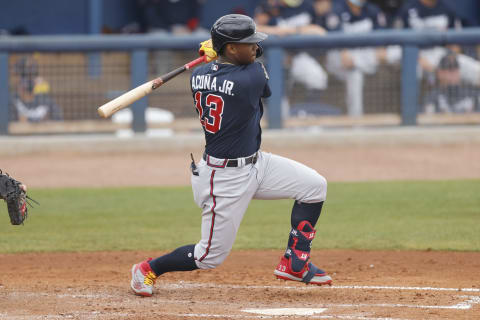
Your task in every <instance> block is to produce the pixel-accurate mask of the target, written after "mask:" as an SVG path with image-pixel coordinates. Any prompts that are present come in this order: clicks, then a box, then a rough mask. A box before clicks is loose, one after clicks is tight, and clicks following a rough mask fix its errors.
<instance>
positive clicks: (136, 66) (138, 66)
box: [130, 49, 148, 132]
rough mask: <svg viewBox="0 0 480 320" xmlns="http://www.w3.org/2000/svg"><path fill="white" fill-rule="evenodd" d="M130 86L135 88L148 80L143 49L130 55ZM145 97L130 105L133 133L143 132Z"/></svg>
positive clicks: (146, 56)
mask: <svg viewBox="0 0 480 320" xmlns="http://www.w3.org/2000/svg"><path fill="white" fill-rule="evenodd" d="M130 76H131V78H130V84H131V87H132V88H135V87H137V86H139V85H141V84H143V83H145V82H147V78H148V51H147V50H145V49H141V50H134V51H133V52H132V54H131V62H130ZM147 102H148V100H147V97H144V98H142V99H140V100H138V101H136V102H135V103H134V104H133V105H132V112H133V122H132V129H133V131H135V132H145V131H146V130H147V123H146V121H145V111H146V109H147Z"/></svg>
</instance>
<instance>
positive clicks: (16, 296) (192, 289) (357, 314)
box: [0, 250, 480, 320]
mask: <svg viewBox="0 0 480 320" xmlns="http://www.w3.org/2000/svg"><path fill="white" fill-rule="evenodd" d="M162 253H163V252H95V253H35V254H3V255H0V261H1V263H0V275H1V276H0V319H7V320H10V319H283V318H285V319H362V320H365V319H375V320H378V319H480V272H479V270H480V253H473V252H434V251H348V250H324V251H319V250H317V251H314V253H313V255H312V259H313V261H315V262H316V263H317V264H318V265H319V266H321V267H323V268H324V269H325V270H327V271H328V272H329V273H330V274H331V275H332V278H333V280H334V285H333V286H331V287H330V286H322V287H318V286H306V285H302V284H300V283H294V282H291V281H289V282H284V281H280V280H276V279H275V278H274V276H273V269H274V268H275V265H276V262H277V260H278V257H279V255H280V254H281V250H271V251H234V252H232V254H231V255H230V256H229V257H228V259H227V260H226V261H225V263H224V264H223V265H222V266H221V267H219V268H218V269H215V270H208V271H194V272H186V273H182V272H177V273H170V274H166V275H165V276H163V277H161V278H159V280H158V281H157V284H156V286H155V289H156V291H155V295H154V296H153V297H151V298H142V297H138V296H135V295H133V294H132V292H131V291H130V288H129V281H130V268H131V265H132V264H133V263H135V262H137V261H139V260H140V259H142V258H144V257H148V256H158V255H160V254H162Z"/></svg>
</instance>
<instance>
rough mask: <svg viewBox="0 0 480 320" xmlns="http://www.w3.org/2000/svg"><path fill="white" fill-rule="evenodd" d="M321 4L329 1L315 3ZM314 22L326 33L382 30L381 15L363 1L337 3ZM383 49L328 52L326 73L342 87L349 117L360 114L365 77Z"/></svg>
mask: <svg viewBox="0 0 480 320" xmlns="http://www.w3.org/2000/svg"><path fill="white" fill-rule="evenodd" d="M316 2H317V3H318V5H319V6H320V4H321V3H324V2H330V0H317V1H316ZM321 17H322V16H320V17H319V18H317V23H324V24H325V25H324V27H325V28H326V29H327V30H328V31H341V32H344V33H350V34H357V33H368V32H371V31H373V30H378V29H383V28H385V27H386V23H387V22H386V18H385V15H384V14H383V12H382V11H381V10H380V9H379V8H378V7H377V6H376V5H374V4H372V3H369V2H368V1H366V0H339V2H337V3H336V5H334V6H333V10H332V11H331V12H330V13H327V14H324V15H323V17H324V18H323V19H322V18H321ZM384 56H385V49H383V48H355V49H342V50H331V51H329V52H328V54H327V70H328V71H329V72H331V73H332V74H333V75H335V76H336V77H337V78H338V79H339V80H341V81H344V82H345V85H346V91H347V94H346V105H347V110H348V115H349V116H354V117H355V116H361V115H362V114H363V82H364V75H365V74H374V73H375V72H376V70H377V66H378V64H379V63H380V62H383V60H384Z"/></svg>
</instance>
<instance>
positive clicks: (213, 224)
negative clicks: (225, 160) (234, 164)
mask: <svg viewBox="0 0 480 320" xmlns="http://www.w3.org/2000/svg"><path fill="white" fill-rule="evenodd" d="M214 176H215V170H213V171H212V175H211V177H210V195H211V196H212V199H213V207H212V210H211V211H212V225H211V226H210V236H209V237H208V245H207V249H206V250H205V253H204V254H203V256H202V257H201V258H200V259H198V261H200V262H201V261H202V260H203V259H205V257H206V256H207V255H208V252H209V251H210V246H211V245H212V237H213V227H214V226H215V216H216V213H215V207H216V206H217V200H216V198H215V195H214V194H213V177H214Z"/></svg>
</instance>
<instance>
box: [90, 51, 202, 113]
mask: <svg viewBox="0 0 480 320" xmlns="http://www.w3.org/2000/svg"><path fill="white" fill-rule="evenodd" d="M205 59H206V56H201V57H200V58H197V59H195V60H193V61H190V62H189V63H187V64H185V65H183V66H182V67H179V68H177V69H175V70H172V71H170V72H168V73H166V74H164V75H162V76H160V77H158V78H156V79H153V80H150V81H148V82H146V83H144V84H142V85H140V86H138V87H136V88H134V89H132V90H130V91H128V92H126V93H124V94H122V95H121V96H120V97H117V98H115V99H113V100H111V101H109V102H107V103H105V104H104V105H102V106H101V107H99V108H98V114H99V115H100V116H101V117H102V118H108V117H110V116H111V115H112V114H114V113H115V112H117V111H118V110H121V109H123V108H126V107H128V106H129V105H131V104H132V103H134V102H135V101H137V100H139V99H141V98H143V97H145V96H146V95H147V94H150V93H151V92H152V91H153V90H155V89H157V88H158V87H160V86H161V85H162V84H164V83H165V82H167V81H168V80H170V79H172V78H174V77H176V76H178V75H179V74H180V73H182V72H184V71H185V70H188V69H190V68H192V67H195V66H196V65H198V64H200V63H202V62H205V61H206V60H205Z"/></svg>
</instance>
